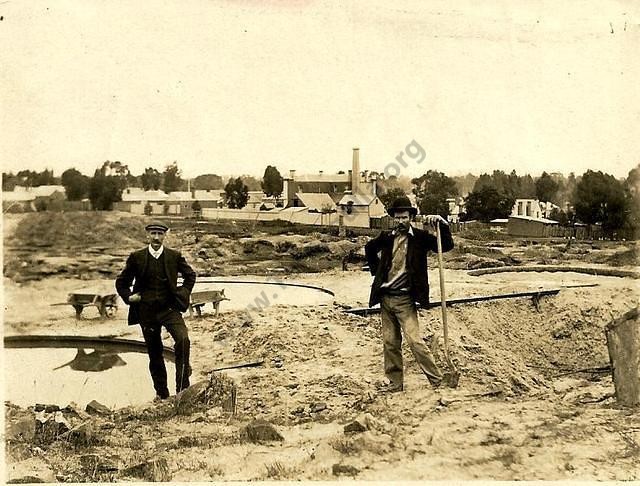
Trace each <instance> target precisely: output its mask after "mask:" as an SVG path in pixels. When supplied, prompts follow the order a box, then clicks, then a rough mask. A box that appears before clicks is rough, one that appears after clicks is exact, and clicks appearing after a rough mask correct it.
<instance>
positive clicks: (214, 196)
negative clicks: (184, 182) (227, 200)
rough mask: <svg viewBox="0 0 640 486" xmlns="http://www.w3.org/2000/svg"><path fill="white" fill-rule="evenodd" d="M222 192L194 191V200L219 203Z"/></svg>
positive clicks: (212, 190) (215, 190)
mask: <svg viewBox="0 0 640 486" xmlns="http://www.w3.org/2000/svg"><path fill="white" fill-rule="evenodd" d="M223 194H224V191H223V190H221V189H211V190H209V191H207V190H205V189H197V190H195V191H194V195H195V199H197V200H198V201H220V200H221V199H222V198H223Z"/></svg>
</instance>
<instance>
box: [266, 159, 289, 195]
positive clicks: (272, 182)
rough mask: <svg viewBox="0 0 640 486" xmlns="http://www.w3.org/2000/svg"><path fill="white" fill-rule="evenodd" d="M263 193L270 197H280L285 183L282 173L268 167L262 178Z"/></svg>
mask: <svg viewBox="0 0 640 486" xmlns="http://www.w3.org/2000/svg"><path fill="white" fill-rule="evenodd" d="M261 186H262V191H263V192H264V193H265V194H266V195H267V196H269V197H280V195H281V194H282V189H283V188H284V182H283V179H282V175H280V171H279V170H278V169H277V168H276V167H274V166H272V165H267V168H266V169H265V170H264V175H263V176H262V184H261Z"/></svg>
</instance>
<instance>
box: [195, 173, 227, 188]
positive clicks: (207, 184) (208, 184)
mask: <svg viewBox="0 0 640 486" xmlns="http://www.w3.org/2000/svg"><path fill="white" fill-rule="evenodd" d="M192 187H193V188H194V189H198V190H203V191H206V190H209V191H212V190H215V189H222V188H223V187H224V182H223V180H222V177H220V176H219V175H217V174H203V175H199V176H198V177H196V178H195V179H193V181H192Z"/></svg>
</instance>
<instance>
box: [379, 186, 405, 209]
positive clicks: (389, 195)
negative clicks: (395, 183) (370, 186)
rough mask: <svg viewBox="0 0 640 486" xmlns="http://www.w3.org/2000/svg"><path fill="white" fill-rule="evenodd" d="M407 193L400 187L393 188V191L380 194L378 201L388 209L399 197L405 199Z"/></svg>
mask: <svg viewBox="0 0 640 486" xmlns="http://www.w3.org/2000/svg"><path fill="white" fill-rule="evenodd" d="M406 196H407V193H406V192H404V190H403V189H402V188H400V187H394V188H393V189H389V190H388V191H387V192H385V193H384V194H382V195H381V196H379V197H380V201H382V204H384V207H385V208H388V207H389V206H391V205H392V204H393V202H394V201H395V200H396V199H398V198H399V197H406Z"/></svg>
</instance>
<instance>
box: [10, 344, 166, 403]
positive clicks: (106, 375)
mask: <svg viewBox="0 0 640 486" xmlns="http://www.w3.org/2000/svg"><path fill="white" fill-rule="evenodd" d="M4 352H5V400H8V401H10V402H12V403H15V404H16V405H19V406H21V407H29V406H33V405H35V404H36V403H43V404H54V405H59V406H61V407H64V406H66V405H68V404H69V403H71V402H74V403H76V404H77V405H78V406H79V407H81V408H82V409H84V407H85V406H86V405H87V403H89V402H91V401H92V400H96V401H98V402H100V403H102V404H103V405H105V406H107V407H109V408H111V409H115V408H121V407H125V406H127V405H137V404H141V403H145V402H149V401H150V400H153V398H154V397H155V392H154V389H153V384H152V382H151V377H150V376H149V368H148V363H149V359H148V357H147V355H146V354H145V353H137V352H117V353H116V352H115V351H113V350H110V351H101V350H94V349H91V348H84V349H83V348H52V347H47V348H9V349H5V350H4ZM165 363H166V365H167V375H168V382H169V390H170V392H171V393H172V394H173V393H175V389H174V388H173V387H172V382H173V381H174V377H175V366H174V364H173V363H172V362H171V361H169V360H168V359H166V358H165Z"/></svg>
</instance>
